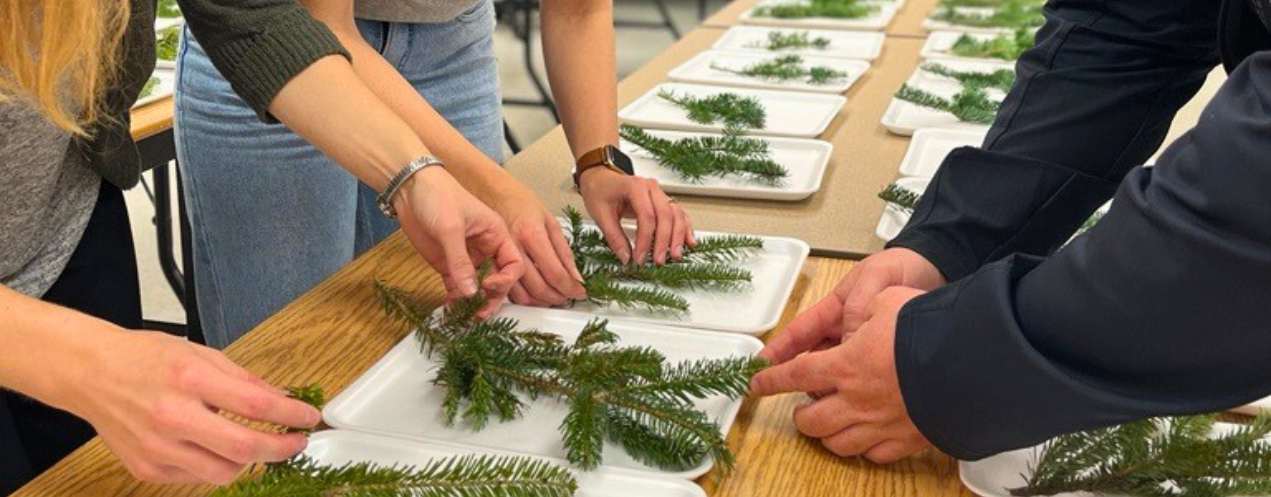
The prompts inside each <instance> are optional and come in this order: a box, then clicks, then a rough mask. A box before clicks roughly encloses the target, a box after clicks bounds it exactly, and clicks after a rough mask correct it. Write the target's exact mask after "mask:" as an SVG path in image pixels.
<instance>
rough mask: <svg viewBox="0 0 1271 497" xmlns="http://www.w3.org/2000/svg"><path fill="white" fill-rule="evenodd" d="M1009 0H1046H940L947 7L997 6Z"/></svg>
mask: <svg viewBox="0 0 1271 497" xmlns="http://www.w3.org/2000/svg"><path fill="white" fill-rule="evenodd" d="M1007 2H1024V3H1026V4H1030V5H1041V4H1044V3H1046V0H940V6H942V7H945V6H948V7H997V6H999V5H1002V4H1004V3H1007Z"/></svg>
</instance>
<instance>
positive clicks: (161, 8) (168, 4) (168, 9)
mask: <svg viewBox="0 0 1271 497" xmlns="http://www.w3.org/2000/svg"><path fill="white" fill-rule="evenodd" d="M154 13H155V17H161V18H165V19H171V18H175V17H181V6H179V5H177V0H159V3H158V4H156V5H155V10H154Z"/></svg>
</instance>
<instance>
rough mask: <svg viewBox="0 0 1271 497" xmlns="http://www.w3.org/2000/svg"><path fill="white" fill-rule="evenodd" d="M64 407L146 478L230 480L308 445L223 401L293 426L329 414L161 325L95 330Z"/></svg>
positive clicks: (73, 363) (76, 363) (72, 363)
mask: <svg viewBox="0 0 1271 497" xmlns="http://www.w3.org/2000/svg"><path fill="white" fill-rule="evenodd" d="M82 335H83V340H84V341H85V343H83V344H82V345H84V346H83V347H77V350H80V351H83V352H80V353H79V355H78V356H76V357H75V358H74V359H73V360H67V361H58V362H59V367H67V368H73V369H74V370H75V371H76V373H75V374H74V376H73V381H67V382H65V386H64V392H65V393H66V395H63V396H61V398H60V399H57V400H55V403H56V404H58V405H59V407H63V408H65V409H67V410H69V411H71V412H72V413H74V414H76V415H78V416H80V417H81V418H84V419H85V420H87V421H88V422H89V423H90V424H92V425H93V428H95V429H96V430H97V433H98V435H100V436H101V438H102V441H103V442H105V444H106V446H107V447H109V448H110V450H111V451H112V452H114V453H115V455H117V456H118V457H119V459H120V460H121V461H122V462H123V464H124V466H125V467H126V468H128V471H129V472H131V473H132V474H133V475H134V476H136V477H137V478H139V479H141V480H146V481H152V482H162V483H196V482H212V483H216V484H227V483H229V482H231V481H233V480H234V479H235V477H237V475H238V473H239V472H240V471H242V470H243V468H245V467H246V466H247V465H249V464H253V463H257V462H276V461H283V460H286V459H288V458H290V457H291V456H293V455H295V454H296V453H298V452H300V451H301V450H303V449H304V447H305V444H306V439H305V437H304V435H302V434H299V433H287V434H280V433H266V432H261V431H257V430H254V429H251V428H248V427H247V426H244V425H242V424H240V423H237V422H235V421H232V420H230V419H228V418H226V417H224V416H221V415H220V414H218V410H221V411H224V412H225V413H229V414H234V415H238V416H241V417H244V418H248V419H251V420H257V421H265V422H269V423H274V424H277V425H282V426H288V427H293V428H312V427H313V426H315V425H317V424H318V422H319V421H320V420H321V414H320V413H319V412H318V410H317V409H315V408H313V407H312V406H310V405H308V404H305V403H303V402H300V401H298V400H294V399H289V398H287V396H286V394H285V393H283V392H282V391H281V390H279V389H277V388H274V387H272V386H270V385H269V384H267V383H265V382H264V381H263V380H261V379H260V378H258V377H256V376H255V375H253V374H252V373H250V372H248V371H247V370H245V369H243V368H242V367H240V366H238V365H237V364H234V363H233V362H232V361H230V360H229V359H228V358H226V357H225V356H224V355H222V354H221V353H220V352H217V351H215V350H212V349H209V348H207V347H203V346H200V345H196V344H193V343H190V342H187V341H185V340H184V339H181V338H177V337H173V336H169V335H165V334H163V333H157V332H141V331H136V332H129V331H123V330H119V329H118V328H112V329H105V330H99V329H93V330H86V332H85V333H82Z"/></svg>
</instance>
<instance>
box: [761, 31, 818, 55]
mask: <svg viewBox="0 0 1271 497" xmlns="http://www.w3.org/2000/svg"><path fill="white" fill-rule="evenodd" d="M746 47H747V48H758V49H763V50H770V51H774V52H777V51H781V50H797V49H817V50H825V49H828V48H830V39H829V38H826V37H824V36H818V37H816V38H813V37H812V35H811V33H809V32H807V31H769V32H768V39H767V40H765V41H763V42H752V43H748V44H747V45H746Z"/></svg>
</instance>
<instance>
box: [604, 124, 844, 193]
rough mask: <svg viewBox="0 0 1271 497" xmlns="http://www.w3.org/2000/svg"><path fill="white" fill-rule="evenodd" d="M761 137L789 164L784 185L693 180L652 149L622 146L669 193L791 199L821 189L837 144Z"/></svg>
mask: <svg viewBox="0 0 1271 497" xmlns="http://www.w3.org/2000/svg"><path fill="white" fill-rule="evenodd" d="M649 134H651V135H653V136H656V137H659V138H666V139H670V140H676V139H681V138H686V137H692V136H701V135H703V134H709V133H694V132H684V131H658V130H650V131H649ZM715 136H718V135H715ZM758 138H759V139H761V140H764V141H767V142H768V148H769V150H770V151H771V152H772V160H774V161H776V162H777V163H778V164H781V165H782V166H785V168H786V171H788V172H789V173H790V174H789V176H787V177H786V178H785V180H784V182H782V183H781V184H780V185H776V186H769V185H764V184H760V183H755V182H753V181H747V180H745V179H741V178H735V177H726V178H716V177H711V178H706V179H704V180H703V181H702V182H701V183H691V182H687V181H685V180H683V179H681V178H680V175H679V174H678V173H676V172H675V171H673V170H671V169H670V168H667V167H664V166H662V165H661V164H658V161H657V160H655V159H654V158H653V157H652V156H651V155H649V153H648V152H645V151H644V150H643V149H641V148H639V147H637V146H635V145H633V144H631V143H629V142H627V141H626V140H623V141H622V143H621V148H622V150H623V152H626V153H627V155H630V156H631V161H632V163H633V164H634V166H635V173H636V175H638V176H643V177H646V178H654V179H656V180H658V184H659V185H661V186H662V189H663V190H665V191H666V192H668V193H678V194H684V195H699V196H705V197H726V198H745V199H758V200H779V201H787V202H789V201H797V200H802V199H805V198H808V197H809V196H811V195H812V194H813V193H816V192H817V191H818V190H820V189H821V180H822V178H824V177H825V170H826V166H827V165H828V164H829V161H830V152H831V151H833V149H834V146H833V145H831V144H830V143H829V142H824V141H821V140H808V139H805V138H779V137H758Z"/></svg>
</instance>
